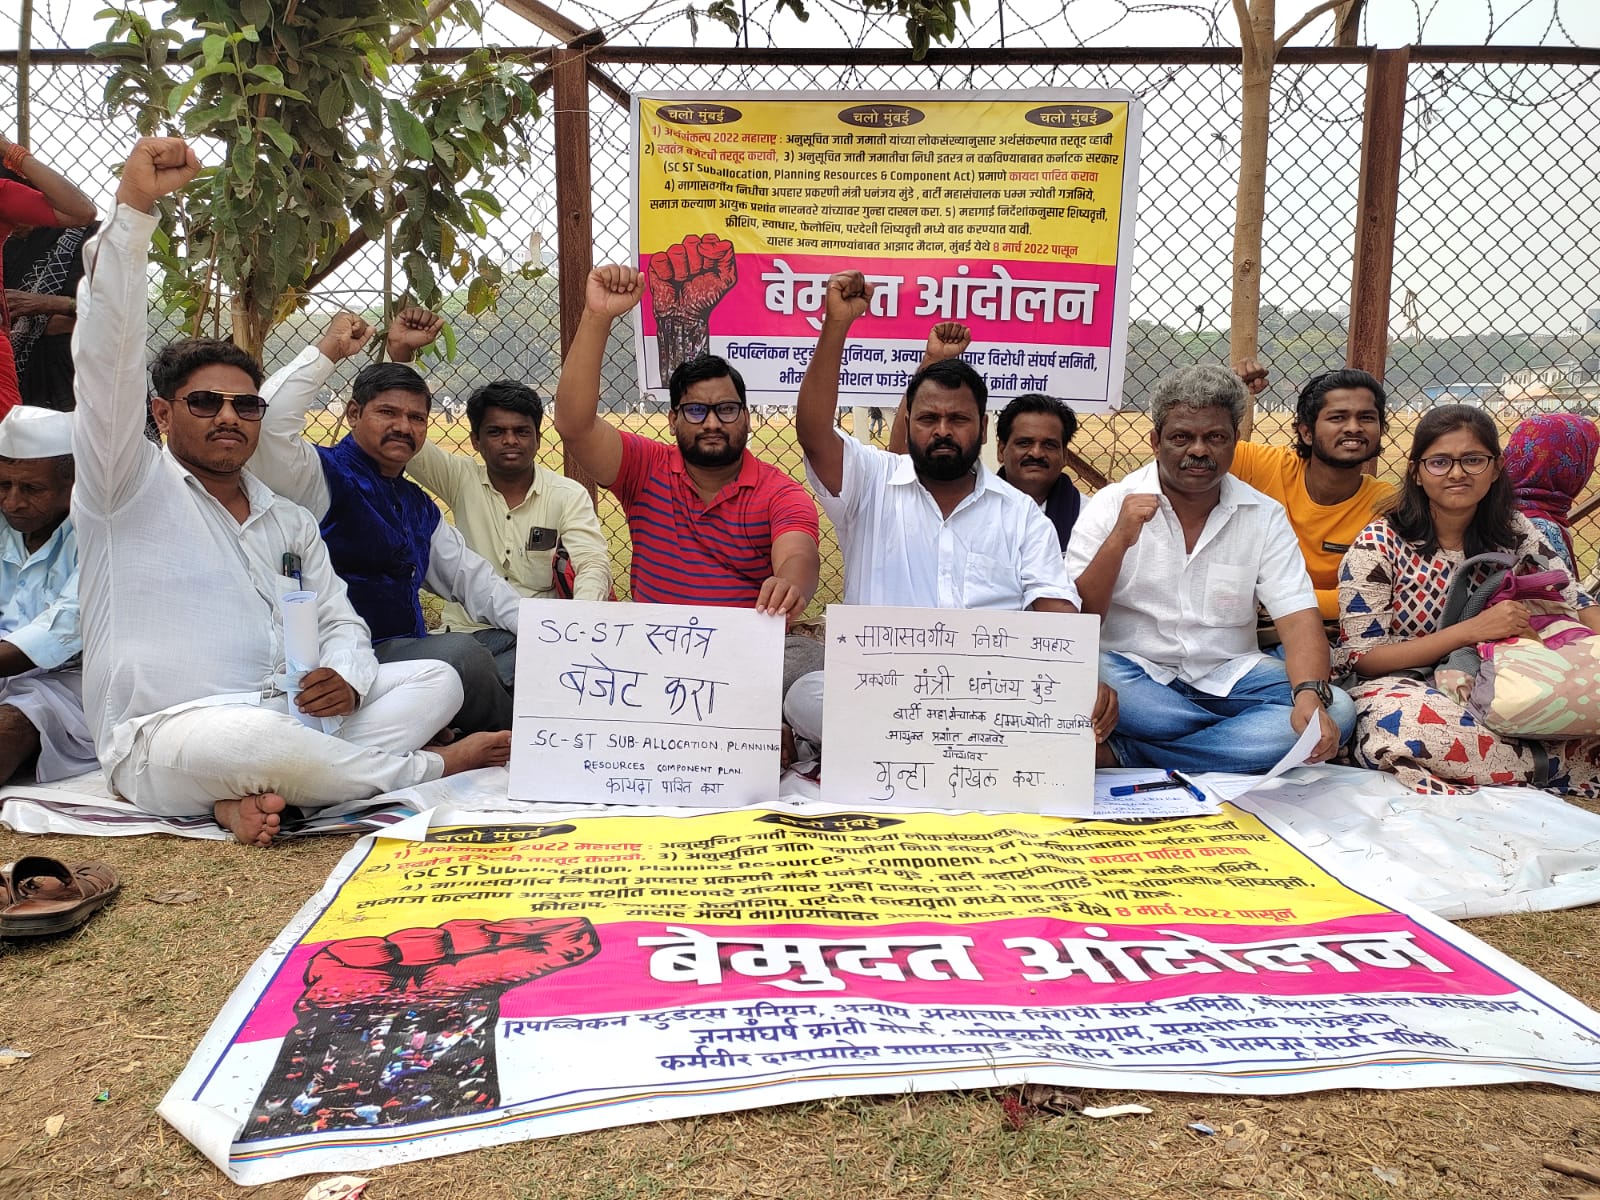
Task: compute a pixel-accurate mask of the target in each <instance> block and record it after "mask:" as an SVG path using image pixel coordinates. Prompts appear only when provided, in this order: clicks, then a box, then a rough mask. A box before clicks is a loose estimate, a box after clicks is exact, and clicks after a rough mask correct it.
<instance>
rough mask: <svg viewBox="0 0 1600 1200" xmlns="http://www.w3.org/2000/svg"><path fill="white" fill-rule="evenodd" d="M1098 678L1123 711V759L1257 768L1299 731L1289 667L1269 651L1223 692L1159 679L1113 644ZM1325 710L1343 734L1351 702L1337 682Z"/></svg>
mask: <svg viewBox="0 0 1600 1200" xmlns="http://www.w3.org/2000/svg"><path fill="white" fill-rule="evenodd" d="M1100 680H1101V682H1102V683H1108V684H1110V685H1111V686H1112V687H1114V688H1116V689H1117V701H1118V704H1119V706H1120V710H1121V715H1120V716H1119V717H1118V720H1117V731H1116V732H1115V733H1113V734H1112V735H1111V748H1112V750H1114V751H1115V752H1116V755H1117V759H1118V760H1119V761H1120V762H1121V763H1122V765H1123V766H1125V767H1155V768H1158V769H1171V768H1176V769H1178V770H1180V771H1231V772H1234V773H1235V774H1240V775H1251V774H1257V773H1259V772H1262V771H1266V770H1269V769H1271V767H1272V765H1273V764H1274V763H1276V762H1277V761H1278V760H1279V759H1280V758H1282V757H1283V756H1284V754H1286V753H1287V752H1288V750H1289V747H1291V746H1293V745H1294V743H1295V739H1296V737H1297V735H1296V733H1295V731H1294V726H1292V725H1291V724H1290V723H1289V713H1290V711H1291V710H1292V709H1293V707H1294V697H1293V695H1292V694H1291V691H1290V688H1289V674H1288V672H1287V671H1286V670H1285V669H1284V665H1283V663H1281V662H1279V661H1278V660H1277V659H1275V658H1271V659H1268V660H1267V661H1265V662H1261V663H1257V664H1256V665H1255V666H1254V667H1252V668H1250V670H1249V671H1248V672H1247V673H1246V674H1245V676H1244V678H1243V679H1241V680H1239V682H1238V683H1236V684H1234V685H1233V690H1232V691H1230V692H1229V693H1228V694H1227V695H1226V696H1212V695H1209V694H1207V693H1206V692H1202V691H1200V690H1199V689H1198V688H1194V687H1190V686H1189V685H1188V684H1186V683H1184V682H1183V681H1182V680H1181V679H1174V680H1173V681H1172V682H1171V683H1157V682H1156V681H1155V680H1154V679H1151V678H1150V676H1148V675H1146V674H1145V673H1144V670H1143V668H1141V667H1140V666H1138V665H1137V664H1136V663H1134V662H1132V661H1130V660H1129V659H1127V658H1124V657H1123V656H1122V655H1120V654H1114V653H1111V652H1106V653H1103V654H1101V655H1100ZM1328 715H1329V716H1330V717H1332V718H1333V722H1334V724H1336V725H1337V726H1338V727H1339V738H1340V740H1341V741H1343V740H1344V739H1345V738H1347V737H1349V736H1350V731H1351V730H1352V729H1354V728H1355V723H1356V706H1355V703H1354V702H1353V701H1352V700H1351V699H1350V697H1349V696H1347V695H1345V694H1344V692H1343V691H1341V690H1340V689H1339V688H1334V689H1333V705H1332V707H1330V708H1329V709H1328Z"/></svg>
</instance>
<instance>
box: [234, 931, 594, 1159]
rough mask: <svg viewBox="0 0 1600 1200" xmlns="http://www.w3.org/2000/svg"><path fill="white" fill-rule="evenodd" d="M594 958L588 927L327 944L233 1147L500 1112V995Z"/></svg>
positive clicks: (310, 967)
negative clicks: (497, 1047) (497, 1031)
mask: <svg viewBox="0 0 1600 1200" xmlns="http://www.w3.org/2000/svg"><path fill="white" fill-rule="evenodd" d="M599 952H600V938H599V935H598V934H597V933H596V932H595V928H594V926H593V925H591V924H590V923H589V921H588V920H587V919H586V918H584V917H566V918H557V919H553V920H535V919H533V918H522V917H518V918H513V919H511V920H505V921H446V922H445V923H444V924H443V925H437V926H433V927H431V928H427V929H402V930H399V931H398V932H395V933H391V934H389V935H388V936H387V937H356V938H345V939H343V940H342V941H337V942H333V943H331V944H329V945H327V946H324V947H323V948H322V949H321V950H319V951H317V953H316V954H315V955H313V956H312V959H311V961H310V962H309V963H308V964H306V972H305V984H306V989H305V992H304V993H303V994H302V995H301V997H300V999H299V1000H298V1001H296V1003H295V1027H294V1029H293V1030H291V1031H290V1033H289V1035H288V1036H287V1037H285V1038H284V1040H283V1046H282V1047H281V1048H280V1050H279V1051H278V1060H277V1063H276V1064H275V1065H274V1067H273V1070H272V1073H271V1075H270V1076H269V1077H268V1079H267V1082H266V1084H265V1086H264V1087H263V1088H262V1089H261V1094H260V1095H259V1096H257V1097H256V1102H255V1106H254V1107H253V1108H252V1110H251V1113H250V1119H249V1121H248V1122H247V1123H246V1125H245V1128H244V1129H243V1131H241V1133H240V1134H239V1140H240V1141H258V1140H261V1139H263V1138H276V1137H292V1136H297V1135H301V1134H307V1133H315V1132H319V1131H323V1130H337V1129H361V1128H379V1127H388V1126H395V1125H407V1124H412V1123H414V1122H419V1121H437V1120H445V1119H448V1118H452V1117H460V1116H465V1115H470V1114H472V1113H477V1112H484V1111H487V1110H489V1109H492V1108H494V1107H496V1106H497V1105H498V1104H499V1103H500V1084H499V1074H498V1070H497V1067H496V1060H495V1044H494V1043H495V1037H494V1035H495V1027H496V1025H497V1024H498V1023H499V1019H500V998H501V996H503V995H504V994H505V993H506V992H507V991H509V990H510V989H512V988H514V987H519V986H521V985H522V984H525V983H529V982H531V981H533V980H535V979H541V978H543V977H544V976H546V975H549V974H551V973H552V972H555V971H559V970H562V969H563V968H565V967H572V966H577V965H578V964H579V963H582V962H586V961H588V960H589V959H591V958H593V957H594V956H595V955H596V954H598V953H599Z"/></svg>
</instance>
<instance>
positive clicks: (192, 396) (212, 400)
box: [180, 388, 267, 421]
mask: <svg viewBox="0 0 1600 1200" xmlns="http://www.w3.org/2000/svg"><path fill="white" fill-rule="evenodd" d="M180 399H182V401H183V402H184V403H185V404H186V405H188V406H189V412H190V414H191V415H193V416H196V417H214V416H216V415H217V414H218V413H219V412H221V411H222V405H223V404H224V402H226V403H231V404H232V405H233V411H234V413H235V414H237V416H238V417H239V419H240V420H241V421H259V420H261V418H262V417H263V416H264V415H265V414H266V411H267V402H266V401H265V400H263V399H262V398H261V397H260V396H252V395H251V394H250V393H249V392H212V391H207V390H205V389H203V388H202V389H199V390H196V391H193V392H190V393H189V394H188V395H187V396H183V397H180Z"/></svg>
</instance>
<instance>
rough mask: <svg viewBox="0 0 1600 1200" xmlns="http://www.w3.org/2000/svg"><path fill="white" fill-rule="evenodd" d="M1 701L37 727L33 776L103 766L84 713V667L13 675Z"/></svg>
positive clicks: (0, 689)
mask: <svg viewBox="0 0 1600 1200" xmlns="http://www.w3.org/2000/svg"><path fill="white" fill-rule="evenodd" d="M0 704H9V705H10V706H11V707H12V708H14V709H16V710H17V711H18V712H20V713H21V714H22V715H23V716H25V717H27V718H28V723H29V724H31V725H32V726H33V727H34V728H35V729H37V730H38V731H39V768H38V771H37V773H36V774H35V776H34V778H36V779H37V780H38V781H39V782H40V783H49V782H50V781H52V780H55V779H67V778H69V777H70V776H73V775H82V774H84V773H85V772H87V771H93V770H95V769H97V768H98V767H99V766H100V761H99V760H98V759H97V758H95V756H94V737H93V735H91V734H90V732H89V722H88V721H87V720H85V719H84V716H83V672H82V671H80V670H78V669H77V668H76V667H73V668H70V669H69V668H65V667H57V668H55V669H54V670H44V669H40V670H33V671H29V672H27V674H25V675H13V676H12V677H11V678H9V679H7V680H4V681H3V682H0Z"/></svg>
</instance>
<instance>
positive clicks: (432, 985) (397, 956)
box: [299, 917, 600, 1007]
mask: <svg viewBox="0 0 1600 1200" xmlns="http://www.w3.org/2000/svg"><path fill="white" fill-rule="evenodd" d="M599 949H600V939H599V937H598V936H597V935H596V934H595V931H594V926H593V925H591V924H589V922H588V920H587V919H585V918H583V917H569V918H565V919H558V920H549V921H535V920H532V919H529V918H521V917H519V918H516V919H514V920H510V921H446V922H445V923H444V924H443V925H437V926H434V927H433V928H430V929H402V930H400V931H399V932H398V933H391V934H390V935H389V936H388V937H383V938H377V937H359V938H345V939H344V940H343V941H342V942H334V943H332V944H331V945H329V946H325V947H323V948H322V949H321V950H319V951H317V953H316V956H315V957H313V958H312V960H311V962H310V963H309V964H307V966H306V991H305V995H304V996H303V997H302V998H301V1000H300V1004H299V1007H304V1006H306V1005H316V1006H318V1007H326V1006H328V1005H332V1004H348V1003H350V1002H351V1001H355V1000H376V999H395V1000H401V1001H405V1000H444V999H448V998H449V997H451V996H456V995H459V994H461V993H462V992H475V991H481V990H482V989H484V988H498V989H499V990H501V991H504V990H506V989H507V988H511V987H514V986H516V985H517V984H519V983H527V982H528V981H529V980H531V979H538V978H539V977H540V976H541V975H548V974H550V972H552V971H559V970H560V969H561V968H562V967H570V966H573V965H574V964H576V963H581V962H583V961H584V960H585V959H588V958H593V957H594V955H595V954H596V953H597V952H598V951H599Z"/></svg>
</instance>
